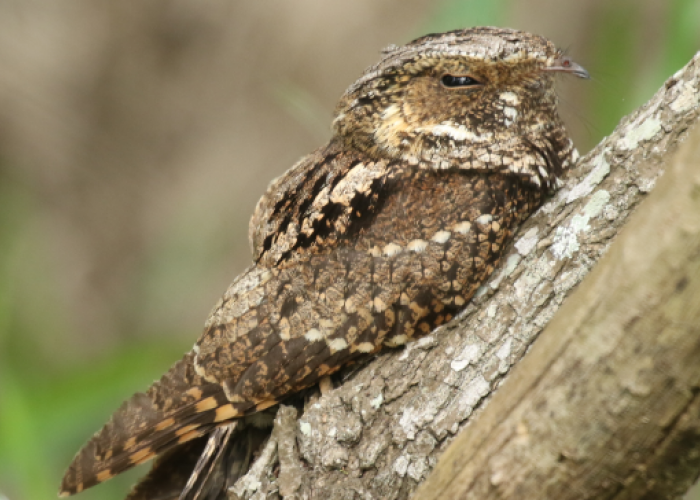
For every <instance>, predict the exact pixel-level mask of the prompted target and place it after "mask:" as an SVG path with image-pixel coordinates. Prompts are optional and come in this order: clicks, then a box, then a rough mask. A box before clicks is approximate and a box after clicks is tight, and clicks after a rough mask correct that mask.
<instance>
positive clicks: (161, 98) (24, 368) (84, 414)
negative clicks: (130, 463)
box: [0, 0, 700, 500]
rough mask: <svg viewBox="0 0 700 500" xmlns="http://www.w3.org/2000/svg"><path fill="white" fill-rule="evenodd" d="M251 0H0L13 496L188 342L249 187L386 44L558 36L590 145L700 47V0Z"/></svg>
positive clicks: (1, 455) (5, 334) (275, 171)
mask: <svg viewBox="0 0 700 500" xmlns="http://www.w3.org/2000/svg"><path fill="white" fill-rule="evenodd" d="M259 4H260V5H258V4H256V3H253V2H231V1H216V0H203V1H199V2H189V1H186V0H167V1H166V0H154V1H151V2H143V3H136V2H133V3H124V2H90V1H88V0H65V1H62V2H49V1H48V0H32V1H29V0H26V1H19V0H0V70H1V71H0V82H1V83H0V103H1V105H0V500H5V499H9V500H34V499H50V498H55V496H56V491H57V489H58V485H59V481H60V478H61V475H62V473H63V471H64V468H65V467H66V466H67V465H68V463H69V461H70V459H71V458H72V456H73V454H74V453H75V452H76V451H77V450H78V448H79V447H80V445H82V444H83V442H84V441H85V440H86V439H87V438H88V437H89V436H90V435H91V433H92V432H94V431H96V430H97V429H98V428H99V427H100V426H101V425H102V424H103V423H104V421H105V420H106V419H107V418H108V416H109V414H110V413H111V412H112V411H113V410H114V409H116V407H117V406H118V405H119V404H120V402H121V401H122V400H123V399H125V398H127V397H128V396H129V395H131V394H132V393H133V392H134V391H136V390H143V389H145V388H146V387H147V386H148V385H149V384H150V382H151V381H153V380H154V379H155V378H157V377H158V376H160V374H162V373H163V372H164V371H165V370H166V369H167V368H168V366H169V365H170V364H171V363H173V362H174V361H176V360H177V359H179V357H180V356H181V355H182V353H183V352H185V351H186V350H188V349H189V348H190V346H191V344H192V343H193V342H194V340H195V339H196V337H197V336H198V334H199V332H200V329H201V327H202V324H203V321H204V319H205V318H206V315H207V312H208V311H209V308H210V307H211V306H212V305H213V304H214V303H215V301H216V300H217V299H218V296H219V295H220V294H221V293H222V292H223V290H224V289H225V288H226V286H227V285H228V284H229V282H230V281H231V280H232V279H233V278H234V277H235V276H236V274H238V273H239V272H240V271H242V270H243V269H244V268H245V266H247V265H248V263H249V261H250V257H249V251H248V245H247V221H248V218H249V216H250V214H251V213H252V211H253V208H254V205H255V202H256V201H257V198H258V197H259V196H260V195H261V194H262V193H263V191H264V189H265V187H266V185H267V183H268V182H269V181H270V180H271V179H272V178H273V177H275V176H277V175H279V174H281V173H282V172H283V171H284V170H286V169H287V168H288V167H290V166H291V165H292V163H293V162H294V161H296V160H297V159H298V158H299V157H300V156H302V155H303V154H306V153H308V152H310V151H311V150H313V149H314V148H315V147H317V146H319V145H321V144H322V143H323V142H324V141H325V140H326V139H327V138H328V136H329V131H328V130H329V125H330V117H331V113H332V109H333V106H334V104H335V101H336V99H337V98H338V97H339V96H340V95H341V93H342V92H343V90H344V89H345V87H346V86H347V85H349V84H350V83H351V82H352V81H354V79H355V78H357V76H359V74H360V73H361V72H362V70H363V69H364V68H365V67H366V66H368V65H369V64H372V63H373V62H375V61H376V59H377V58H378V54H379V50H380V49H381V48H382V47H384V46H386V45H388V44H390V43H403V42H406V41H409V40H410V39H412V38H414V37H416V36H419V35H422V34H425V33H426V32H435V31H444V30H449V29H456V28H460V27H466V26H472V25H481V24H492V25H501V26H509V27H514V28H520V29H524V30H528V31H533V32H536V33H539V34H542V35H545V36H548V37H550V38H551V39H553V40H554V41H555V42H557V43H558V44H559V45H560V46H562V47H565V48H566V49H567V50H568V53H569V54H570V55H571V56H572V57H573V58H574V59H575V60H576V61H577V62H580V63H581V64H582V65H583V66H584V67H586V68H587V69H588V70H589V71H590V73H591V75H592V76H593V80H592V81H590V82H578V81H573V79H568V80H571V81H566V82H564V81H562V84H563V88H562V105H561V108H562V114H563V115H564V118H565V120H566V122H567V124H568V126H569V128H570V130H571V132H572V135H573V136H574V138H575V142H576V143H577V145H578V147H579V150H580V151H581V152H582V153H584V152H586V151H588V150H589V149H590V148H591V147H592V146H593V145H595V144H596V143H597V142H598V141H599V140H600V139H601V138H602V137H603V136H604V135H606V134H609V133H610V132H611V131H612V130H613V128H614V126H615V125H616V124H617V122H618V121H619V120H620V118H621V117H622V116H623V115H625V114H626V113H629V112H631V111H632V110H634V109H635V108H636V107H638V106H639V105H640V104H642V103H643V102H644V101H646V100H647V99H648V98H649V97H651V95H652V94H653V93H654V92H655V91H656V89H658V88H659V87H660V86H661V85H662V83H663V82H664V80H665V79H666V78H667V77H669V76H670V75H671V74H673V73H674V72H675V71H677V70H678V69H679V68H681V67H682V66H683V65H684V64H685V63H686V62H688V60H689V59H690V58H691V57H692V55H693V54H694V53H695V52H696V51H697V50H698V49H699V48H700V0H588V1H586V2H582V1H580V0H521V1H517V2H516V1H515V0H510V1H508V0H471V1H469V0H443V1H433V0H383V1H376V0H356V1H354V2H321V0H299V1H296V2H287V1H286V0H269V1H266V2H260V3H259ZM143 472H144V470H143V469H141V470H138V471H135V472H132V473H130V474H128V475H125V476H123V477H119V478H117V479H115V480H112V481H110V482H108V483H107V484H105V485H102V486H99V487H97V488H94V489H93V490H89V491H88V492H86V493H84V494H82V495H81V496H80V497H79V498H82V499H84V500H88V499H97V498H99V499H107V500H109V499H120V498H123V497H124V495H125V492H126V491H128V488H129V485H130V484H132V483H133V482H134V481H135V478H136V477H138V476H139V475H141V474H143ZM689 498H690V497H689ZM692 498H693V499H700V493H695V494H694V496H693V497H692Z"/></svg>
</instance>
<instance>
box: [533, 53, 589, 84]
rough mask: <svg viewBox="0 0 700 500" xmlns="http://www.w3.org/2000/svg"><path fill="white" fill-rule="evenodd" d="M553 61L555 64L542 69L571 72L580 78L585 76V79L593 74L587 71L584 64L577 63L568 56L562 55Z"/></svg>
mask: <svg viewBox="0 0 700 500" xmlns="http://www.w3.org/2000/svg"><path fill="white" fill-rule="evenodd" d="M553 62H554V64H552V65H551V66H547V67H545V68H542V71H557V72H560V73H569V74H572V75H574V76H578V77H579V78H583V79H585V80H588V79H590V78H591V75H589V74H588V71H586V70H585V69H584V68H583V66H581V65H580V64H577V63H575V62H574V61H572V60H571V59H570V58H569V57H567V56H561V57H560V58H558V59H555V60H554V61H553Z"/></svg>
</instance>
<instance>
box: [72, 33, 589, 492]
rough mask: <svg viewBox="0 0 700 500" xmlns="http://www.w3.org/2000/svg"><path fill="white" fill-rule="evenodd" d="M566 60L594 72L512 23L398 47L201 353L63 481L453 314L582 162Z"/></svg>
mask: <svg viewBox="0 0 700 500" xmlns="http://www.w3.org/2000/svg"><path fill="white" fill-rule="evenodd" d="M557 73H570V74H573V75H575V76H578V77H582V78H587V77H588V75H587V73H586V71H585V70H584V69H583V68H582V67H581V66H579V65H577V64H576V63H574V62H573V61H572V60H571V59H569V58H568V57H567V56H565V55H564V54H563V53H562V52H561V51H560V50H558V49H557V48H556V47H555V46H554V45H553V44H552V43H551V42H550V41H548V40H546V39H545V38H542V37H540V36H536V35H531V34H528V33H524V32H520V31H515V30H510V29H499V28H491V27H484V28H472V29H466V30H458V31H452V32H449V33H442V34H431V35H427V36H424V37H421V38H418V39H417V40H414V41H412V42H410V43H408V44H407V45H405V46H402V47H390V48H388V49H386V50H385V51H384V53H383V57H382V59H381V60H380V61H379V63H377V64H376V65H375V66H372V67H370V68H368V69H367V70H366V71H365V73H364V74H363V75H362V76H361V77H360V78H359V79H358V80H357V81H356V82H355V83H353V84H352V85H351V86H350V87H349V88H348V90H347V91H346V92H345V94H344V95H343V96H342V98H341V100H340V102H339V104H338V106H337V108H336V112H335V118H334V119H333V137H332V138H331V140H330V141H329V142H328V144H326V145H325V146H323V147H321V148H320V149H318V150H316V151H315V152H313V153H312V154H310V155H309V156H307V157H305V158H303V159H302V160H301V161H299V162H298V163H297V164H296V165H294V166H293V167H292V168H291V169H290V170H289V171H287V172H286V173H285V174H284V175H282V176H281V177H279V178H278V179H275V180H274V181H273V182H272V183H271V184H270V186H269V189H268V190H267V193H266V194H265V195H264V196H263V197H262V199H261V200H260V201H259V202H258V205H257V207H256V209H255V213H254V214H253V217H252V219H251V222H250V231H249V239H250V244H251V248H252V253H253V262H254V263H253V264H252V265H251V266H250V267H249V268H248V269H247V270H246V271H244V272H243V273H242V274H241V275H240V276H238V277H237V278H236V279H235V280H234V282H233V284H232V285H231V286H230V287H229V289H228V290H227V291H226V292H225V293H224V295H223V297H222V298H221V300H220V301H219V303H218V304H217V305H216V306H215V308H214V310H213V312H212V313H211V315H210V316H209V319H208V320H207V322H206V325H205V328H204V332H203V333H202V335H201V336H200V338H199V340H198V341H197V342H196V343H195V345H194V347H193V348H192V350H191V351H190V352H188V353H187V354H186V355H185V356H184V358H183V359H182V360H180V361H179V362H177V363H176V364H175V365H174V366H173V367H172V368H171V369H170V371H168V373H166V374H165V375H164V376H163V377H162V378H161V379H160V380H159V381H157V382H155V383H154V384H153V385H152V386H151V387H150V388H149V389H148V390H147V391H146V392H145V393H137V394H135V395H134V396H133V397H132V398H131V399H129V400H128V401H126V402H125V403H124V404H123V405H122V406H121V407H120V408H119V409H118V410H117V411H116V412H115V413H114V415H113V416H112V417H111V419H110V420H109V422H108V423H107V424H106V425H105V426H104V428H103V429H102V430H101V431H99V432H98V433H97V434H95V435H94V436H93V438H92V439H90V441H89V442H88V443H87V444H86V445H85V446H84V447H83V448H82V450H81V451H80V452H79V453H78V454H77V456H76V457H75V458H74V460H73V463H72V464H71V465H70V467H69V469H68V471H67V472H66V474H65V477H64V479H63V484H62V486H61V495H62V496H65V495H70V494H73V493H78V492H80V491H82V490H83V489H85V488H88V487H90V486H93V485H94V484H97V483H99V482H102V481H105V480H107V479H109V478H111V477H113V476H114V475H116V474H119V473H120V472H122V471H125V470H126V469H129V468H130V467H132V466H134V465H136V464H140V463H142V462H145V461H147V460H150V459H151V458H153V457H154V456H156V455H159V454H163V453H164V452H168V453H172V452H173V450H174V449H175V450H177V447H185V446H188V444H186V443H188V441H190V440H193V439H194V438H197V437H200V436H204V435H206V434H209V433H212V432H214V431H215V430H216V429H217V428H221V426H223V425H224V424H229V423H230V422H232V421H234V420H235V419H238V418H240V417H242V416H245V415H249V414H251V413H255V412H258V411H261V410H264V409H266V408H268V407H270V406H272V405H275V404H277V403H278V402H279V401H280V400H282V399H283V398H284V397H285V396H287V395H289V394H292V393H295V392H297V391H300V390H301V389H304V388H307V387H309V386H312V385H314V384H316V383H318V382H319V380H320V379H321V378H322V377H324V376H327V375H329V374H332V373H334V372H336V371H337V370H338V369H340V368H341V367H342V366H343V365H345V364H347V363H348V362H351V361H353V360H356V359H358V358H360V357H363V356H367V355H369V354H372V353H376V352H377V351H379V350H380V349H382V348H383V347H384V346H389V347H394V346H399V345H402V344H404V343H406V342H408V341H411V340H413V339H416V338H418V337H420V336H421V335H425V334H427V333H429V332H430V331H431V330H433V329H434V328H435V327H437V326H439V325H442V324H444V323H446V322H448V321H450V319H452V318H453V317H454V316H455V315H456V314H457V313H458V312H459V311H460V310H462V309H463V308H464V307H465V306H466V304H467V303H468V301H469V300H470V299H471V298H472V296H473V295H474V293H475V292H476V290H477V289H478V288H479V286H480V285H481V284H482V283H484V281H485V280H486V279H487V278H488V276H489V275H490V274H491V273H492V272H493V270H494V268H495V267H496V266H497V265H498V263H499V261H500V259H501V257H502V255H503V254H504V249H505V248H506V247H507V245H508V244H509V242H510V240H511V237H512V235H513V232H514V230H515V228H516V227H517V225H518V224H519V223H521V222H522V221H523V220H524V219H525V218H527V217H528V216H529V215H530V214H531V213H532V212H533V211H534V210H535V209H537V208H538V207H539V205H540V204H541V203H542V201H543V199H544V198H545V197H546V196H547V194H548V193H549V192H550V191H551V190H552V189H554V188H555V187H556V186H557V184H558V179H559V177H560V176H561V175H562V173H563V172H564V171H565V170H566V169H567V167H569V166H570V165H571V164H572V162H574V161H575V159H576V156H577V153H576V151H575V149H574V147H573V144H572V141H571V140H570V138H569V136H568V135H567V133H566V130H565V128H564V125H563V124H562V121H561V119H560V118H559V115H558V113H557V97H556V93H555V89H554V81H555V76H556V74H557ZM217 432H218V431H217Z"/></svg>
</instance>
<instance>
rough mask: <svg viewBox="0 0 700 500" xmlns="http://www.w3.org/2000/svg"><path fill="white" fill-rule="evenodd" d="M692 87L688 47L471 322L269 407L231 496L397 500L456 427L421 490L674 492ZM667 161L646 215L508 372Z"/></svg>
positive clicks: (685, 425) (686, 447) (427, 493)
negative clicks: (270, 418)
mask: <svg viewBox="0 0 700 500" xmlns="http://www.w3.org/2000/svg"><path fill="white" fill-rule="evenodd" d="M699 96H700V54H698V55H697V56H696V57H695V58H694V59H693V60H692V61H691V62H690V63H689V64H688V66H686V67H685V68H684V69H683V70H681V71H679V72H678V73H677V74H676V75H674V76H673V77H672V78H670V79H669V80H668V81H667V82H666V84H665V86H664V87H663V88H662V89H661V90H660V91H659V92H658V93H657V94H656V95H655V96H654V98H653V99H652V100H651V101H650V102H649V103H648V104H647V105H645V106H644V107H643V108H641V109H639V110H638V111H637V112H635V113H634V114H633V115H631V116H630V117H627V118H626V119H624V120H623V121H622V123H621V124H620V126H619V127H618V128H617V130H616V131H615V132H614V133H613V134H612V135H611V136H610V137H608V138H606V139H605V140H604V141H603V142H601V143H600V144H599V145H598V146H597V147H596V148H595V149H594V150H593V151H591V152H590V153H589V154H588V155H587V156H586V157H585V158H583V159H582V161H580V162H579V164H578V166H577V167H576V168H575V169H574V170H573V171H572V172H570V174H569V176H568V181H567V182H566V185H565V187H564V188H562V189H561V190H560V191H559V192H558V194H557V195H556V196H555V197H554V198H553V199H552V200H550V201H549V202H547V203H546V204H545V205H544V206H543V207H542V208H541V209H540V210H539V211H538V212H537V213H536V214H535V215H534V216H533V217H531V218H530V219H529V220H528V222H527V223H526V224H525V225H524V226H523V227H522V228H521V230H520V231H519V236H516V240H515V241H516V243H515V245H514V248H513V249H512V251H511V254H510V256H509V257H508V258H507V259H506V263H505V265H503V266H502V267H501V269H500V270H497V271H496V272H495V273H494V276H493V277H492V278H491V280H490V281H489V283H488V284H487V285H486V286H484V287H483V288H482V289H481V293H480V294H478V298H476V299H475V300H474V301H473V303H472V304H471V305H470V306H469V308H468V310H467V311H466V312H465V314H463V315H461V317H460V318H458V319H457V320H456V321H453V322H452V323H450V324H449V325H447V326H445V327H443V328H440V329H438V330H436V331H435V332H433V333H432V334H431V335H429V336H428V337H426V338H423V339H422V340H420V341H418V342H416V343H414V344H411V345H409V346H408V347H406V348H405V349H403V350H402V351H392V352H387V353H386V354H383V355H381V356H379V357H378V358H376V359H374V360H373V361H371V362H370V363H368V364H367V365H366V366H364V367H363V368H362V369H361V370H353V371H351V372H347V373H346V377H345V378H346V380H345V381H344V383H343V384H342V385H341V386H340V387H338V388H337V389H335V390H333V391H331V392H330V393H329V394H326V395H324V396H322V397H319V398H314V399H313V400H311V401H309V402H308V404H307V405H306V407H305V408H304V412H303V414H302V415H301V417H300V418H299V419H298V420H297V419H295V418H294V416H293V415H291V414H290V415H291V416H290V415H287V413H286V412H291V411H292V410H293V409H292V408H285V407H282V409H281V410H280V411H281V414H280V415H279V416H278V418H277V420H276V423H275V425H276V429H275V430H274V432H273V434H272V440H271V441H270V443H268V445H267V447H266V448H265V451H264V452H263V453H262V454H261V456H260V457H259V459H258V461H257V463H256V464H254V465H253V467H252V469H251V471H250V472H249V474H248V475H247V476H245V477H243V478H241V480H239V482H238V483H237V485H236V487H235V488H234V491H233V492H232V493H231V497H232V498H255V499H262V498H280V497H281V496H283V497H284V498H324V499H328V500H330V499H355V498H358V499H360V498H361V499H365V498H367V499H369V498H387V499H393V498H408V497H409V496H411V495H412V494H413V493H414V492H415V490H416V488H417V486H418V485H419V484H420V483H421V482H423V481H425V480H426V477H427V476H428V474H429V472H430V471H431V469H433V468H434V467H435V465H436V463H437V460H438V457H439V456H440V455H442V454H443V452H445V449H446V448H447V447H448V445H449V444H450V443H451V442H452V441H453V440H454V439H453V437H454V436H455V435H456V434H457V433H458V432H460V431H463V432H461V435H460V438H459V444H458V445H457V449H456V451H455V450H454V449H450V451H449V452H448V453H449V455H447V456H446V458H445V459H444V464H442V466H441V467H440V471H439V472H438V473H437V474H436V475H434V476H431V478H430V479H429V480H428V482H426V484H425V486H424V487H423V488H421V489H420V491H419V493H418V495H417V498H557V499H560V498H616V499H622V498H650V499H651V498H675V497H676V496H677V495H678V494H679V493H682V491H683V490H684V489H687V486H688V485H689V482H690V481H691V480H692V479H693V478H694V477H695V476H696V475H697V472H698V470H699V469H700V458H699V457H700V428H699V424H698V421H699V420H700V368H698V367H700V362H697V360H698V359H700V341H699V340H698V339H700V335H698V334H699V333H700V332H699V330H698V325H700V317H699V311H698V300H697V297H698V296H700V284H699V283H698V279H700V278H699V277H700V260H699V259H700V243H699V241H700V240H699V238H700V233H699V228H698V226H699V225H700V222H699V221H700V206H699V199H700V195H699V194H698V193H699V192H700V172H698V166H697V162H696V163H695V170H694V172H693V173H691V171H690V170H689V169H690V166H691V165H692V163H693V162H691V161H690V160H689V158H692V157H693V155H695V158H697V157H698V156H699V155H700V152H699V151H698V147H697V143H698V142H700V133H699V132H698V130H699V129H697V128H696V131H695V133H694V141H688V147H689V148H692V147H694V148H695V149H693V150H692V151H691V149H687V150H686V151H685V153H684V155H685V156H682V157H680V159H678V160H677V161H676V162H675V163H670V162H671V159H672V158H674V154H675V153H676V150H677V149H678V145H679V143H681V142H682V141H683V139H684V138H685V137H686V136H687V135H688V133H689V132H688V130H689V128H690V127H691V126H692V125H693V124H695V123H696V122H697V121H698V117H699V115H700V97H699ZM667 165H674V175H672V176H669V178H668V179H664V184H665V185H664V186H663V188H660V189H659V190H658V192H659V194H658V195H656V194H655V198H657V200H656V201H652V200H650V201H649V204H651V203H653V207H652V206H650V207H646V208H645V210H644V211H643V212H642V210H640V214H639V215H638V216H636V217H635V219H636V220H635V222H634V224H631V225H630V228H629V230H627V229H626V230H625V233H627V234H623V235H621V237H620V241H619V245H618V242H617V241H616V242H615V247H614V248H615V250H614V251H611V252H610V255H609V256H606V259H605V262H601V265H600V266H599V269H597V270H596V274H595V276H591V279H590V280H587V281H588V282H590V283H587V284H586V286H582V287H581V289H580V290H578V291H577V292H576V295H575V296H574V295H572V299H571V300H568V301H567V302H566V310H565V311H561V312H560V313H559V314H558V315H557V316H556V319H555V320H554V321H552V324H551V326H550V327H549V331H548V332H547V334H546V335H545V336H543V338H542V339H541V341H540V342H538V343H537V348H536V349H533V352H532V353H531V354H530V355H528V357H527V358H525V360H523V362H522V363H519V365H520V366H518V368H517V370H515V371H514V372H513V373H512V374H509V372H510V370H511V368H512V367H513V366H514V365H515V364H516V363H517V362H518V361H519V360H520V359H521V358H522V357H523V355H524V354H525V352H526V351H527V350H528V349H529V348H530V346H531V344H532V343H533V341H534V340H535V338H536V337H537V336H538V335H539V334H540V332H541V331H542V330H543V329H544V327H545V325H547V324H548V323H550V320H552V318H553V317H554V316H555V313H557V311H558V310H559V308H560V307H561V306H562V303H563V302H564V299H566V298H567V297H568V296H569V295H570V294H571V293H572V291H573V288H574V287H575V286H576V285H577V284H578V283H579V282H580V281H581V280H582V279H583V277H584V276H585V275H586V274H587V273H588V272H589V271H590V270H591V268H592V267H593V266H594V265H595V264H596V263H597V262H598V260H599V259H600V258H601V257H602V256H603V254H605V253H606V252H607V250H608V249H609V247H610V245H611V243H612V240H613V237H615V235H616V234H617V233H618V232H619V231H620V229H621V228H622V226H623V225H625V224H626V222H627V219H628V216H630V214H631V213H632V212H633V210H634V209H635V208H636V206H637V205H638V204H639V202H640V201H642V200H643V199H644V198H646V196H647V194H648V193H649V192H650V191H651V190H652V189H653V188H654V186H655V184H656V183H657V180H658V178H659V176H660V175H661V174H662V173H663V171H664V169H665V168H666V167H667ZM676 165H678V169H681V168H685V169H686V170H683V171H681V170H676V167H675V166H676ZM574 297H575V299H574ZM506 375H508V377H507V383H506V384H505V385H504V387H503V389H502V390H499V391H498V394H497V395H496V396H495V397H494V398H493V399H492V398H491V396H492V394H493V392H494V390H495V389H496V388H497V387H498V386H499V385H501V384H502V382H503V381H504V379H505V377H506ZM487 402H488V403H489V404H488V405H487V404H486V403H487ZM475 412H476V414H475ZM479 413H481V415H483V417H482V416H480V415H478V414H479ZM292 434H295V435H296V443H294V440H292V439H290V435H292ZM276 440H278V441H279V443H280V450H284V451H283V452H282V451H280V453H279V459H278V458H277V457H278V454H277V453H276V452H275V450H274V447H275V442H276ZM296 446H298V451H297V448H296ZM283 456H284V460H282V457H283ZM527 488H529V489H527ZM567 495H568V496H567Z"/></svg>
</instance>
